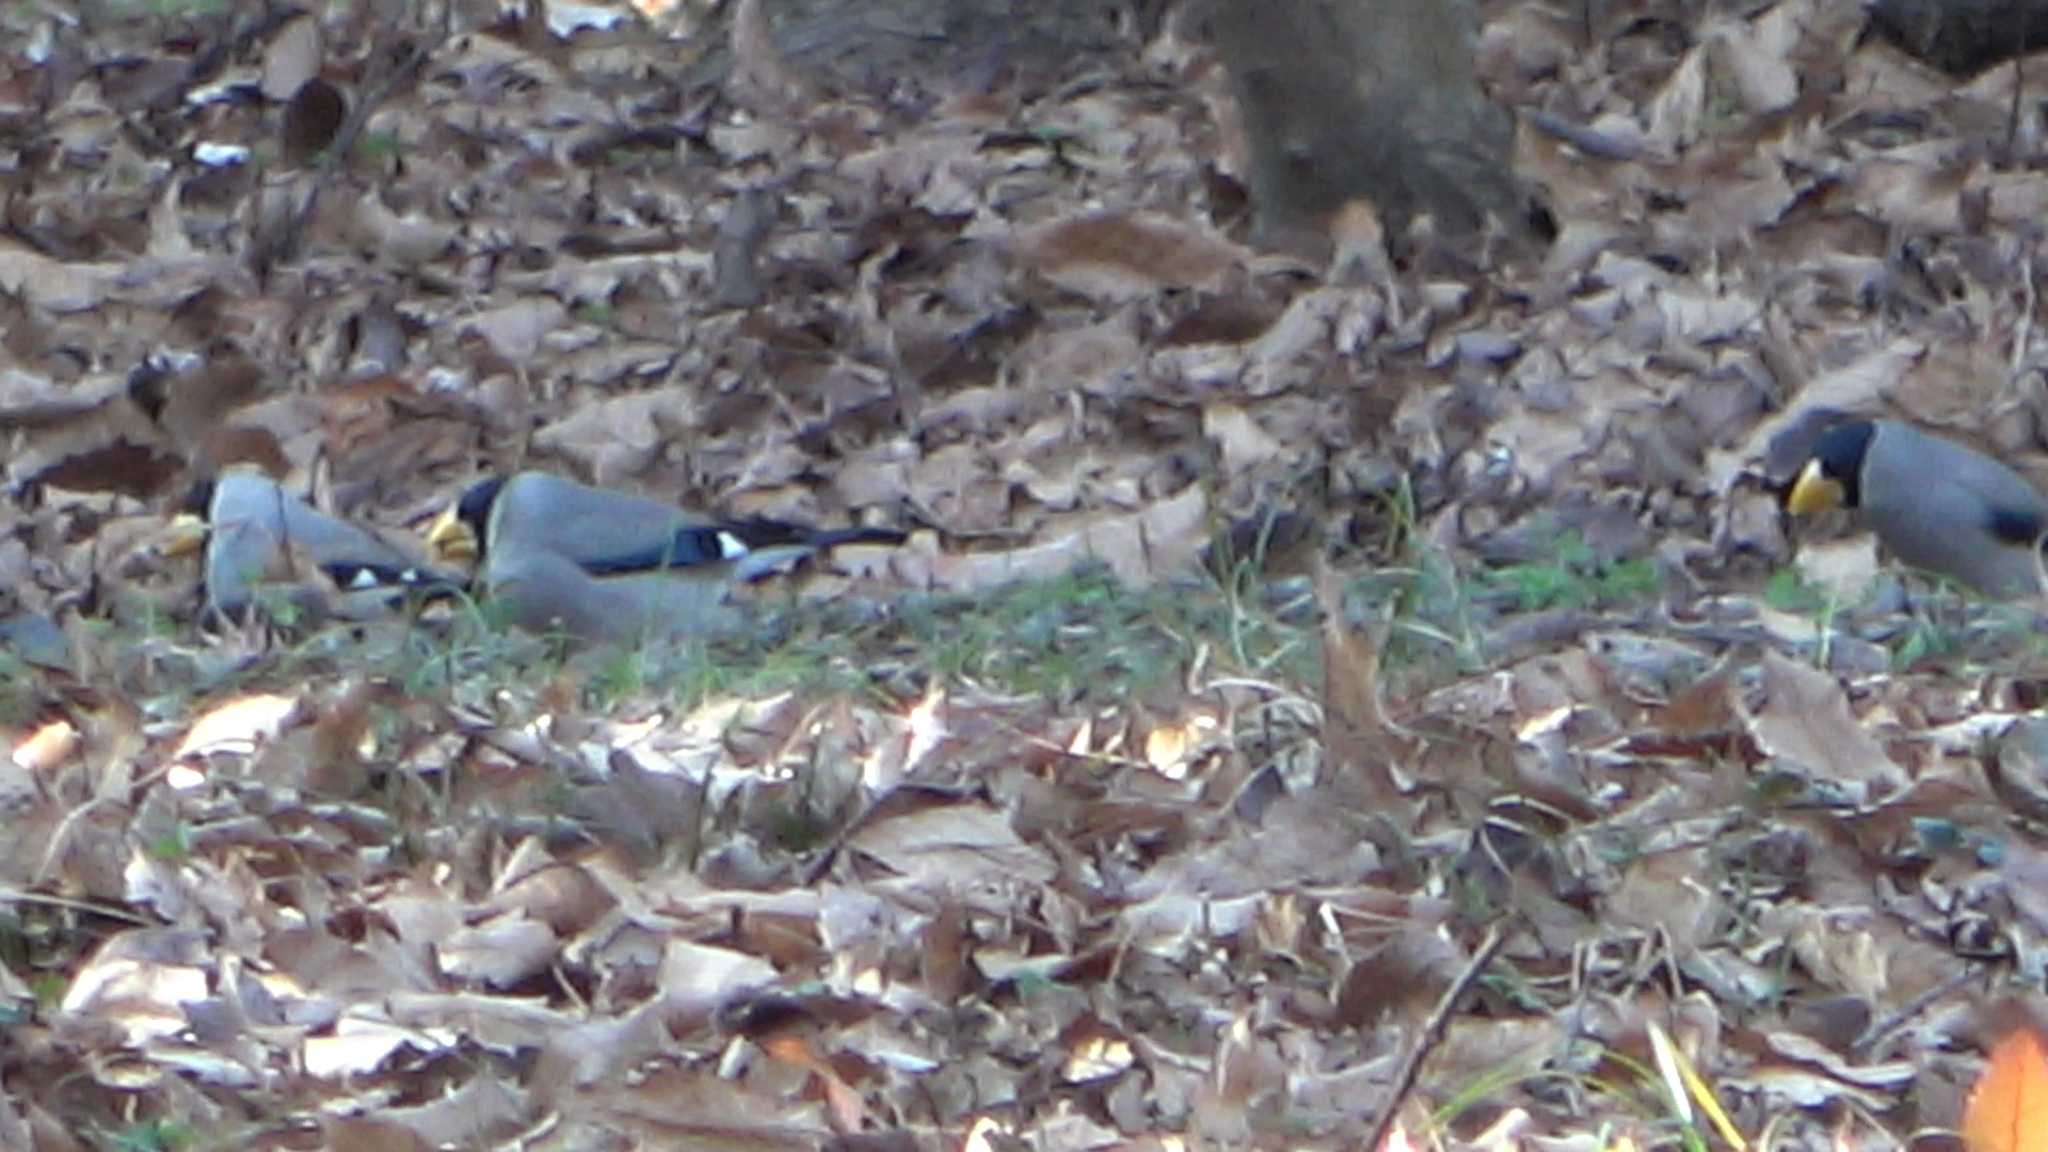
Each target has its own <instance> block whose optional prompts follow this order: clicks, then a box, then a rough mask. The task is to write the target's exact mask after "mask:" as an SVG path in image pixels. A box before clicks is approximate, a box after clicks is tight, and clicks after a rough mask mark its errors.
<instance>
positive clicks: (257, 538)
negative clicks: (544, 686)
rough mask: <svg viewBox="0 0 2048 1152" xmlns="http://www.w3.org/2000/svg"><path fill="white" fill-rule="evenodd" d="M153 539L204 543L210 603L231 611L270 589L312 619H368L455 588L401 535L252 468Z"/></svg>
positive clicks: (213, 484)
mask: <svg viewBox="0 0 2048 1152" xmlns="http://www.w3.org/2000/svg"><path fill="white" fill-rule="evenodd" d="M157 547H158V550H159V551H161V552H162V553H164V554H165V555H170V556H180V555H189V554H191V553H194V552H198V551H200V550H201V549H204V551H205V558H204V562H203V568H202V577H201V579H202V581H203V584H204V588H205V595H206V607H207V609H208V610H209V611H210V612H214V613H220V614H223V615H228V616H238V615H241V614H242V613H244V612H245V611H247V610H248V609H249V608H250V607H251V606H252V605H254V604H257V603H260V602H262V600H263V599H264V598H265V597H266V596H274V597H279V598H281V599H282V600H284V601H286V602H289V603H291V604H293V605H295V606H296V607H297V608H298V609H299V610H300V611H302V612H306V613H311V614H312V615H313V616H314V617H316V618H324V617H328V616H336V617H341V618H347V619H363V618H367V617H370V616H374V615H377V614H379V613H382V612H388V611H390V610H391V609H393V608H395V607H397V606H399V605H400V604H401V603H403V602H404V601H405V600H406V599H407V598H408V597H414V596H435V595H446V594H449V593H452V592H453V591H454V590H455V589H456V588H457V587H459V582H458V581H457V580H456V579H455V578H454V577H452V576H450V575H448V574H446V573H443V572H439V571H436V570H435V569H434V568H432V567H431V566H430V565H428V564H427V563H426V561H425V560H424V559H423V558H422V557H419V556H416V555H414V554H413V553H411V552H409V551H407V550H406V549H405V548H404V547H402V546H401V545H400V544H399V543H398V542H397V541H396V540H394V539H386V538H385V537H383V536H380V535H378V534H377V533H375V532H373V531H371V530H370V529H369V528H367V527H364V526H362V525H359V524H354V523H351V522H349V521H346V520H341V519H338V518H336V517H333V516H329V515H327V514H326V513H324V512H321V511H320V510H318V509H316V508H314V507H313V506H312V505H311V504H309V503H307V502H306V501H305V500H303V499H300V498H299V497H298V496H297V495H294V494H293V493H292V492H290V491H289V490H287V489H286V488H285V487H284V486H283V485H281V484H279V483H278V482H277V481H276V480H273V479H271V478H270V477H269V476H267V475H265V474H263V473H262V472H260V471H257V470H255V469H253V468H248V467H233V468H230V469H228V470H226V471H224V472H222V473H220V474H219V475H218V476H215V477H213V478H212V479H210V480H207V481H205V482H202V483H201V484H199V485H198V486H196V487H195V488H194V489H193V491H192V493H191V495H190V496H189V497H188V498H187V499H186V502H185V510H184V511H183V512H181V513H180V514H179V515H178V516H176V517H175V518H173V519H172V521H171V523H170V526H169V527H168V528H167V529H166V530H165V533H164V536H163V538H162V539H161V540H160V541H159V542H158V545H157Z"/></svg>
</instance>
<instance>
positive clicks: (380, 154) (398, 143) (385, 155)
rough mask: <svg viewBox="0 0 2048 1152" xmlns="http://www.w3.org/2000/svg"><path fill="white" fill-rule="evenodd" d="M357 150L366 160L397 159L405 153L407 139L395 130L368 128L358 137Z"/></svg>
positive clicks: (358, 154)
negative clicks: (403, 138) (380, 130)
mask: <svg viewBox="0 0 2048 1152" xmlns="http://www.w3.org/2000/svg"><path fill="white" fill-rule="evenodd" d="M355 152H356V155H357V156H359V157H361V158H363V159H364V160H372V161H383V160H396V159H397V158H399V157H400V156H403V155H404V154H405V141H404V140H401V139H399V137H398V135H397V134H396V133H393V132H371V131H367V130H366V131H364V132H363V133H362V134H361V135H359V136H357V137H356V147H355Z"/></svg>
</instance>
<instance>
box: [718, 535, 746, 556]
mask: <svg viewBox="0 0 2048 1152" xmlns="http://www.w3.org/2000/svg"><path fill="white" fill-rule="evenodd" d="M751 551H753V549H751V548H748V547H747V544H746V541H744V540H741V539H740V538H739V537H737V536H735V535H733V534H732V533H730V532H725V531H721V532H719V534H718V555H719V558H720V559H723V560H737V559H739V558H740V557H742V556H745V555H746V554H747V553H748V552H751Z"/></svg>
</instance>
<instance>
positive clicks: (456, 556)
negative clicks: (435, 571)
mask: <svg viewBox="0 0 2048 1152" xmlns="http://www.w3.org/2000/svg"><path fill="white" fill-rule="evenodd" d="M427 547H428V548H429V549H430V550H431V551H432V553H433V556H434V559H435V560H436V561H438V562H439V563H442V564H463V565H467V564H474V563H476V558H477V553H478V552H479V551H480V550H481V549H480V548H479V547H478V541H477V538H476V530H475V529H473V528H471V527H470V526H469V525H468V523H466V522H465V521H464V520H463V519H462V517H460V516H458V515H456V512H455V506H454V505H452V504H451V505H449V506H448V510H447V511H446V512H443V513H441V514H440V515H439V516H437V517H435V518H434V523H433V524H432V525H431V526H430V527H428V529H427Z"/></svg>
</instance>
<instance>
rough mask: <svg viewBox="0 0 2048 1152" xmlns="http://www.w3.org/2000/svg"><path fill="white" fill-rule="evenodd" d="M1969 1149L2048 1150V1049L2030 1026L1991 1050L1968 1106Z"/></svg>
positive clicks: (1965, 1133) (1975, 1151) (1988, 1151)
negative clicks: (2046, 1049)
mask: <svg viewBox="0 0 2048 1152" xmlns="http://www.w3.org/2000/svg"><path fill="white" fill-rule="evenodd" d="M1963 1145H1964V1147H1966V1148H1968V1149H1969V1152H2048V1051H2044V1050H2043V1047H2042V1042H2041V1037H2040V1035H2039V1034H2037V1033H2036V1032H2035V1031H2034V1030H2033V1029H2031V1028H2024V1027H2023V1028H2018V1029H2015V1030H2014V1031H2013V1033H2012V1034H2011V1035H2009V1036H2007V1037H2006V1038H2005V1039H2003V1040H2000V1041H1999V1042H1998V1044H1997V1045H1996V1046H1994V1047H1993V1048H1992V1049H1991V1058H1990V1059H1989V1060H1988V1061H1986V1062H1985V1064H1984V1071H1983V1073H1982V1074H1981V1075H1980V1076H1978V1077H1977V1084H1976V1087H1974V1088H1972V1089H1971V1090H1970V1102H1969V1103H1968V1104H1967V1105H1966V1106H1964V1108H1963Z"/></svg>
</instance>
